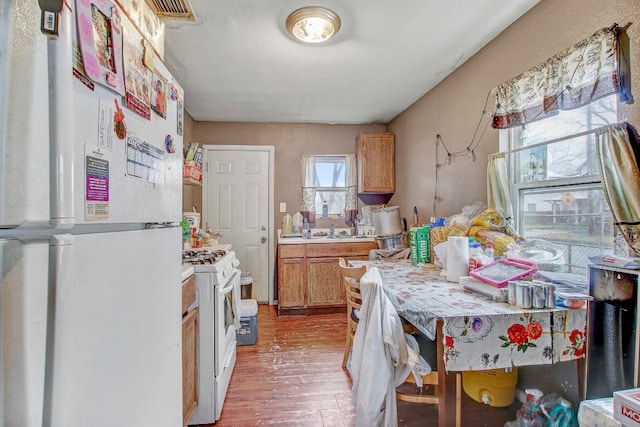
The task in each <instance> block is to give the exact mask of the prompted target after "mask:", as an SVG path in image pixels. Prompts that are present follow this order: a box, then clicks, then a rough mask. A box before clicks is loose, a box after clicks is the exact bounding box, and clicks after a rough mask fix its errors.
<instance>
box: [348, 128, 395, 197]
mask: <svg viewBox="0 0 640 427" xmlns="http://www.w3.org/2000/svg"><path fill="white" fill-rule="evenodd" d="M356 158H357V165H358V193H371V194H390V193H393V192H395V190H396V182H395V139H394V135H393V134H361V135H359V136H358V137H357V139H356Z"/></svg>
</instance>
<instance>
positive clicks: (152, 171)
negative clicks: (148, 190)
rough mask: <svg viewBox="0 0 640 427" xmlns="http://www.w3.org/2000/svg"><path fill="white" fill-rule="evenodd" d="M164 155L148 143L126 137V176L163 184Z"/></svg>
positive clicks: (131, 136)
mask: <svg viewBox="0 0 640 427" xmlns="http://www.w3.org/2000/svg"><path fill="white" fill-rule="evenodd" d="M164 169H165V153H164V150H162V149H160V148H157V147H154V146H153V145H151V144H149V143H148V142H146V141H144V140H142V139H140V138H138V137H136V136H133V135H127V175H128V176H135V177H136V178H141V179H144V180H146V181H149V182H153V183H156V184H164Z"/></svg>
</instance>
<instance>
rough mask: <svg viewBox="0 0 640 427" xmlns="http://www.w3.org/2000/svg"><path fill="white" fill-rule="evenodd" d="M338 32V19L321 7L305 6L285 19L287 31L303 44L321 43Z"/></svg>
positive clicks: (330, 11) (335, 15)
mask: <svg viewBox="0 0 640 427" xmlns="http://www.w3.org/2000/svg"><path fill="white" fill-rule="evenodd" d="M338 30H340V17H339V16H338V14H337V13H335V12H334V11H332V10H330V9H327V8H326V7H322V6H306V7H302V8H300V9H297V10H294V11H293V12H291V14H290V15H289V16H288V17H287V31H289V34H291V35H292V36H293V37H295V38H296V39H298V40H300V41H302V42H305V43H321V42H324V41H326V40H328V39H329V38H331V37H332V36H333V35H335V34H336V33H337V32H338Z"/></svg>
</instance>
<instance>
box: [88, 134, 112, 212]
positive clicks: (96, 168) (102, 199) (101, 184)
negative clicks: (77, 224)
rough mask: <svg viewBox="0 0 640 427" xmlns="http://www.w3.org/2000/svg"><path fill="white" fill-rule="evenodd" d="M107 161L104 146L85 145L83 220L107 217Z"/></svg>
mask: <svg viewBox="0 0 640 427" xmlns="http://www.w3.org/2000/svg"><path fill="white" fill-rule="evenodd" d="M109 161H110V154H109V152H107V151H106V150H105V149H104V148H100V147H95V146H89V145H87V146H85V161H84V170H85V180H84V182H85V193H84V194H85V197H84V199H85V201H84V206H85V208H84V219H85V221H99V220H103V219H107V218H109Z"/></svg>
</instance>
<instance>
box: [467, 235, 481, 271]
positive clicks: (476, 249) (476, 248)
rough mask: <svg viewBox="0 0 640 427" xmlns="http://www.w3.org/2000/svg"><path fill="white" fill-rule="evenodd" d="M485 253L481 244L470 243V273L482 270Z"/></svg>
mask: <svg viewBox="0 0 640 427" xmlns="http://www.w3.org/2000/svg"><path fill="white" fill-rule="evenodd" d="M483 261H484V252H483V251H482V247H480V242H471V243H469V271H471V270H475V269H476V268H480V267H482V266H483V265H484V263H483Z"/></svg>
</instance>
